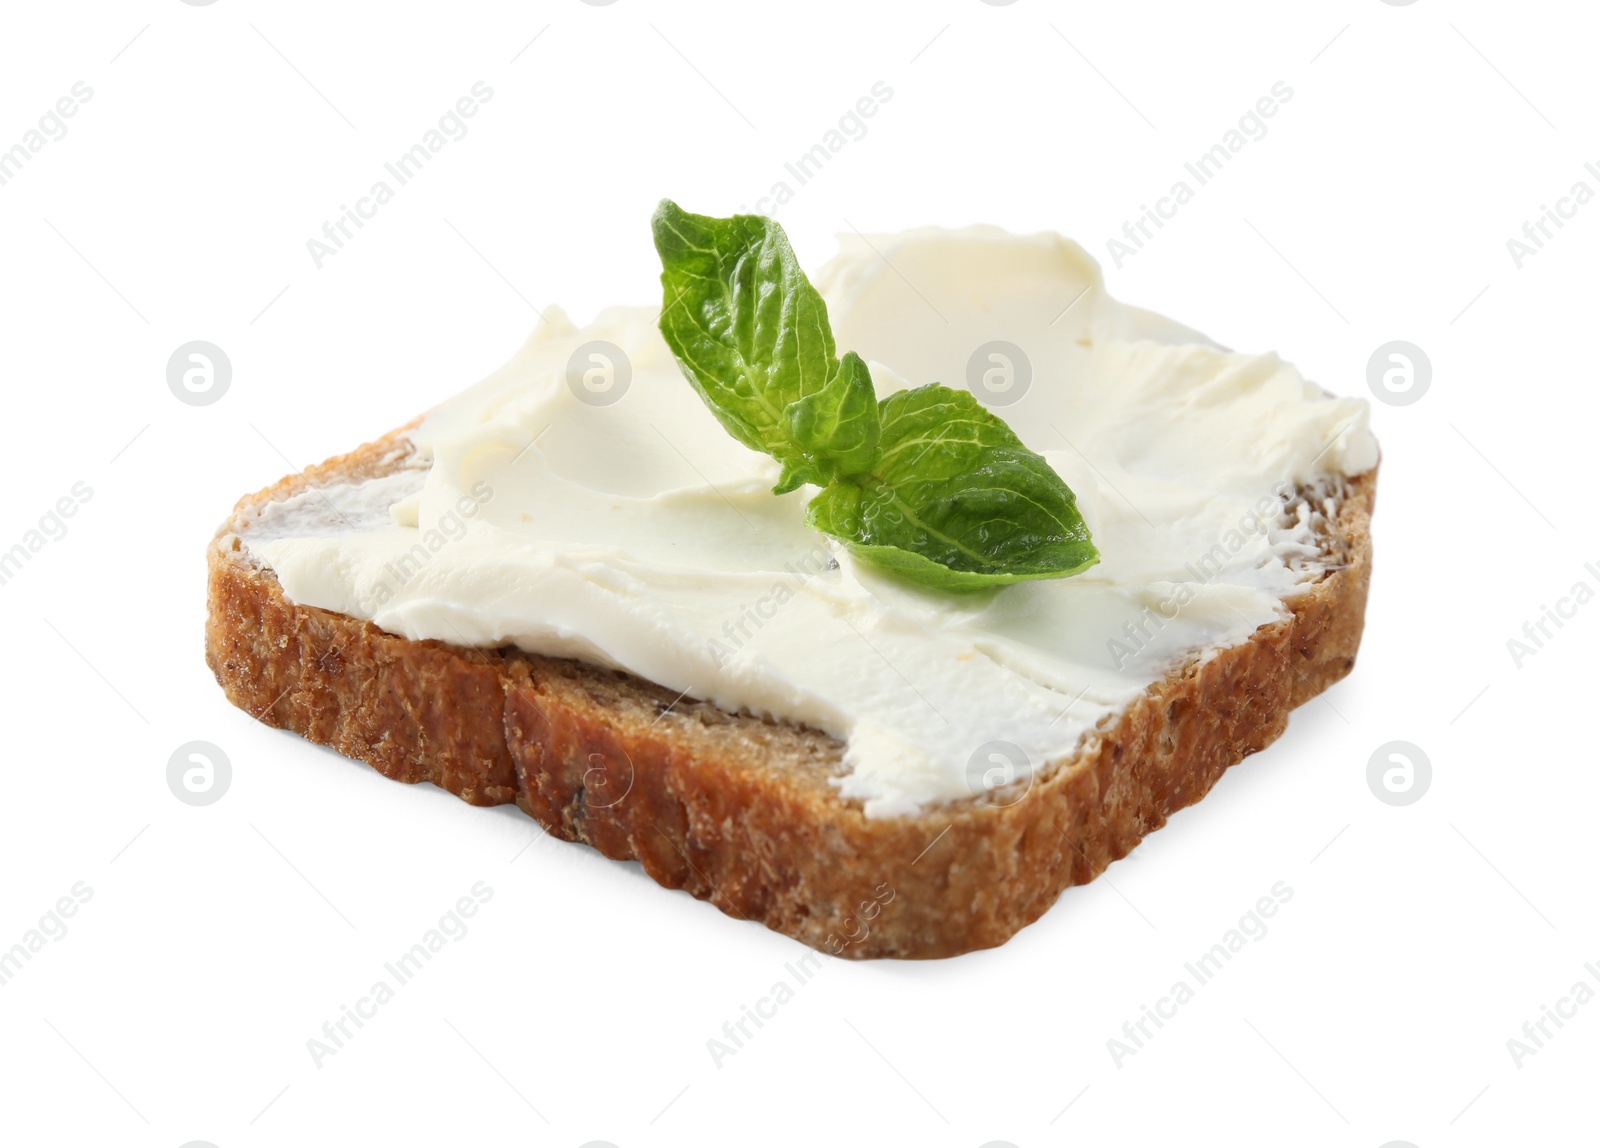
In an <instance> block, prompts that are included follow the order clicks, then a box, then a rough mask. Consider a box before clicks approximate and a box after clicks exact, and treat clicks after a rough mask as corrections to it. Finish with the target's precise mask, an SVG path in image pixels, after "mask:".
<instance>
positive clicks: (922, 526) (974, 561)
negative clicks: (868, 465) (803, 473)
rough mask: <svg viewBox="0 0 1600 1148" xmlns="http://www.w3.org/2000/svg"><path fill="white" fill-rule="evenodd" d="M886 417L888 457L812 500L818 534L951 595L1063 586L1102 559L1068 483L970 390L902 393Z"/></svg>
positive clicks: (889, 403)
mask: <svg viewBox="0 0 1600 1148" xmlns="http://www.w3.org/2000/svg"><path fill="white" fill-rule="evenodd" d="M881 415H882V419H883V432H882V451H883V453H882V455H881V456H880V457H879V459H878V461H877V462H876V463H875V464H874V465H873V467H872V469H871V470H870V471H868V472H867V473H865V474H862V475H858V476H856V477H855V478H853V479H847V480H843V481H840V482H836V483H835V484H834V485H833V486H831V487H829V488H828V489H827V490H826V491H824V492H823V494H822V495H821V496H819V497H818V498H817V499H814V500H813V501H812V503H811V506H810V507H809V508H808V513H807V521H808V522H809V523H810V524H811V525H812V526H813V527H814V528H815V529H817V530H821V531H823V532H824V533H827V534H831V535H833V536H834V537H837V538H839V539H840V540H841V541H843V542H844V543H845V544H846V545H847V546H848V547H849V548H850V550H851V551H852V552H853V553H855V554H857V555H858V556H859V557H861V558H863V559H865V560H866V561H869V562H872V563H874V564H876V565H879V566H883V567H886V568H888V569H891V570H894V571H896V572H898V573H899V574H901V575H903V576H904V577H907V578H909V579H911V580H913V581H915V582H919V583H921V584H922V585H925V586H933V587H936V588H940V589H946V590H968V589H980V588H982V587H985V586H1003V585H1007V584H1009V583H1012V582H1020V581H1025V580H1028V579H1034V578H1061V577H1064V576H1066V575H1068V574H1075V573H1077V572H1079V571H1081V570H1084V569H1087V568H1088V567H1089V566H1092V565H1093V564H1094V563H1095V562H1097V561H1098V560H1099V552H1098V551H1097V550H1096V549H1095V547H1094V543H1093V542H1091V541H1090V538H1089V528H1088V526H1086V525H1085V524H1084V521H1083V517H1082V516H1081V515H1080V514H1079V513H1078V508H1077V501H1076V499H1075V498H1074V497H1073V494H1072V491H1071V490H1070V489H1068V487H1067V484H1066V483H1065V482H1063V481H1062V480H1061V476H1060V475H1058V474H1056V472H1055V471H1054V470H1052V469H1051V468H1050V464H1049V463H1047V462H1046V461H1045V460H1044V459H1043V458H1042V457H1040V456H1039V455H1037V454H1035V453H1034V452H1033V451H1031V450H1029V449H1028V448H1027V447H1025V446H1023V445H1022V442H1021V440H1020V439H1018V438H1017V436H1016V435H1015V434H1013V433H1012V431H1011V428H1010V427H1008V426H1006V424H1005V423H1004V422H1002V421H1001V420H1000V419H999V418H997V417H996V416H995V415H994V414H993V413H991V412H990V411H989V410H987V409H986V408H984V407H983V406H981V405H979V403H978V402H977V400H976V399H974V398H973V397H972V395H971V394H970V393H968V392H966V391H956V390H952V389H950V388H949V387H944V386H940V385H939V384H937V383H934V384H931V385H929V386H925V387H919V388H917V389H916V390H911V391H901V392H900V393H898V394H895V395H891V396H890V397H889V398H887V399H885V400H884V401H883V403H882V404H881ZM846 487H854V488H856V492H851V491H849V490H846V489H844V488H846Z"/></svg>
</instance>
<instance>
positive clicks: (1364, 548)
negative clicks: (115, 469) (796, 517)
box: [206, 429, 1377, 958]
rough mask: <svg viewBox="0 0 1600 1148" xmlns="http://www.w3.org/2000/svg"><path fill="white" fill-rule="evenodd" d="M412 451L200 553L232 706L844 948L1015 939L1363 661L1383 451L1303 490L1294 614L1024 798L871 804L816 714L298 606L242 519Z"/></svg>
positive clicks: (369, 450)
mask: <svg viewBox="0 0 1600 1148" xmlns="http://www.w3.org/2000/svg"><path fill="white" fill-rule="evenodd" d="M411 451H412V448H411V445H410V442H409V440H408V439H407V438H406V436H405V434H404V430H403V429H402V430H401V431H396V432H394V433H391V434H390V435H388V436H386V437H384V438H383V439H380V440H378V441H377V442H374V443H369V444H368V445H366V446H363V447H361V448H360V449H359V450H356V451H354V452H353V453H351V454H348V455H344V456H342V457H339V458H334V459H330V460H329V461H328V462H325V463H323V464H322V465H320V466H316V467H313V468H311V469H309V470H307V471H305V472H303V473H300V474H295V475H291V476H289V477H287V478H285V479H283V480H282V481H280V482H279V483H277V484H276V485H275V486H271V487H268V488H267V489H266V490H263V491H260V492H259V493H257V494H253V495H250V496H248V497H246V498H244V499H242V500H241V501H240V502H239V504H238V505H237V506H236V507H235V508H234V512H233V515H232V517H230V518H229V520H228V521H227V522H226V523H224V524H223V526H222V527H221V529H220V530H219V531H218V532H217V535H216V537H215V538H214V539H213V541H212V543H211V545H210V548H209V550H208V554H207V564H208V568H209V588H208V614H207V621H206V660H207V663H208V664H209V665H210V667H211V669H212V671H213V672H214V673H215V674H216V677H217V681H218V683H219V684H220V685H221V686H222V688H223V690H224V692H225V693H226V694H227V697H228V699H229V700H230V701H232V702H233V703H234V704H235V705H237V706H239V707H240V708H241V709H244V710H246V711H248V712H249V713H250V714H252V715H253V716H254V717H256V718H257V719H259V720H260V721H262V722H265V723H266V724H268V725H272V726H277V727H280V728H283V729H288V730H293V731H294V732H296V733H298V734H301V735H302V736H304V737H306V738H309V739H310V740H312V741H314V742H318V743H321V744H323V745H328V746H331V747H333V748H334V749H336V750H338V751H339V752H340V753H342V754H344V755H346V756H348V757H353V758H359V759H360V760H362V761H365V762H367V763H368V764H370V765H371V766H372V767H373V768H375V769H376V770H378V771H379V772H380V773H382V774H383V775H384V776H386V777H390V778H393V779H395V780H397V781H405V782H419V781H429V782H432V783H433V784H435V785H437V786H439V787H440V788H442V789H446V790H448V791H449V792H451V793H454V794H456V795H457V796H459V797H460V798H462V799H463V800H465V801H468V802H470V803H472V804H474V805H500V804H505V803H510V802H515V803H516V804H517V806H518V807H520V808H521V809H522V810H523V811H524V812H525V813H527V814H528V815H529V816H530V817H533V818H534V819H535V820H537V821H538V822H539V823H540V824H541V825H542V826H543V827H544V828H545V829H546V830H547V831H549V832H550V833H551V834H553V835H554V836H556V837H560V838H563V839H565V840H568V841H581V842H585V843H587V844H589V845H592V846H594V847H595V848H596V849H598V850H600V852H602V853H604V854H605V855H606V856H607V857H612V858H616V859H618V860H623V859H635V860H637V861H639V863H640V864H641V865H642V866H643V868H644V871H645V872H646V873H648V874H649V875H650V876H651V877H652V878H654V879H655V880H656V881H657V882H659V883H660V884H662V885H665V886H667V887H669V888H679V889H685V890H687V891H688V892H690V893H692V894H694V896H696V897H698V898H700V899H702V900H707V901H710V902H711V903H712V904H714V905H716V906H717V907H718V908H719V909H721V910H722V911H723V912H725V913H728V914H731V915H732V916H735V917H739V918H744V919H748V920H753V921H760V922H762V923H763V924H765V925H767V926H768V927H770V928H772V929H776V930H777V931H779V932H781V933H785V934H787V935H788V936H790V937H793V938H795V939H796V940H799V941H801V942H803V943H805V944H807V945H811V946H813V947H815V948H818V949H821V950H824V951H826V952H829V953H832V954H834V955H837V956H844V957H851V958H869V957H915V958H925V957H948V956H953V955H956V954H958V953H964V952H968V951H970V950H973V949H982V948H988V947H991V946H994V945H999V944H1001V943H1003V942H1004V941H1005V940H1007V939H1008V938H1009V937H1011V936H1012V935H1013V934H1014V933H1016V932H1017V930H1019V929H1021V928H1022V927H1023V926H1024V925H1027V924H1029V923H1031V922H1032V921H1034V920H1036V919H1037V918H1038V917H1039V916H1040V915H1041V914H1043V913H1044V912H1045V910H1046V909H1048V908H1049V907H1050V906H1051V905H1052V904H1053V903H1054V902H1055V900H1056V898H1057V897H1058V896H1059V895H1060V894H1061V892H1062V890H1063V889H1065V888H1067V887H1068V886H1069V885H1076V884H1083V883H1085V882H1087V881H1090V880H1093V879H1094V878H1095V877H1096V876H1098V875H1099V874H1100V873H1101V871H1103V870H1104V869H1105V867H1106V866H1107V865H1109V864H1110V863H1111V862H1112V861H1115V860H1117V859H1118V858H1120V857H1123V856H1125V855H1126V854H1127V853H1128V852H1129V851H1130V850H1131V849H1132V848H1133V847H1134V846H1135V845H1136V844H1138V842H1139V841H1140V839H1141V838H1143V837H1144V835H1145V834H1146V833H1149V832H1151V831H1152V830H1154V829H1158V828H1160V827H1161V826H1162V825H1163V824H1165V822H1166V819H1167V818H1168V817H1169V816H1170V815H1171V814H1173V813H1174V812H1176V811H1177V810H1179V809H1182V808H1183V807H1184V806H1186V805H1190V804H1192V803H1194V802H1196V801H1198V800H1199V799H1200V798H1201V797H1203V796H1205V794H1206V793H1207V791H1209V790H1210V789H1211V787H1212V786H1213V785H1214V784H1216V781H1217V779H1218V778H1219V777H1220V776H1221V775H1222V772H1223V770H1225V769H1227V768H1228V766H1230V765H1233V764H1235V763H1236V762H1238V761H1241V760H1242V759H1243V758H1245V757H1246V756H1247V755H1249V754H1252V753H1255V752H1257V751H1259V750H1261V749H1263V748H1265V747H1266V746H1267V745H1269V744H1270V743H1271V742H1272V741H1273V740H1275V739H1276V738H1277V737H1278V735H1279V734H1281V733H1282V732H1283V731H1284V728H1285V726H1286V725H1287V722H1288V717H1289V711H1290V710H1291V709H1293V708H1294V707H1295V706H1298V705H1300V704H1301V703H1302V702H1304V701H1306V700H1307V699H1309V698H1311V697H1313V696H1315V695H1316V694H1317V693H1319V692H1320V691H1322V690H1323V689H1326V688H1327V687H1328V686H1329V685H1330V684H1332V683H1333V682H1335V681H1337V680H1339V679H1340V678H1342V677H1343V676H1344V675H1345V674H1346V673H1348V672H1349V671H1350V668H1351V666H1352V665H1353V664H1354V661H1355V656H1356V648H1357V646H1358V645H1359V643H1360V639H1361V630H1362V623H1363V617H1364V613H1365V607H1366V598H1367V584H1368V580H1369V578H1370V574H1371V561H1372V557H1371V556H1372V551H1371V538H1370V533H1369V520H1370V515H1371V513H1372V506H1373V497H1374V493H1375V489H1376V481H1377V472H1376V470H1373V471H1369V472H1367V473H1366V474H1363V475H1360V476H1358V477H1356V478H1354V479H1350V480H1347V481H1344V482H1342V483H1340V484H1338V485H1337V486H1334V487H1330V488H1319V489H1317V490H1314V491H1313V490H1303V491H1301V492H1300V495H1299V497H1300V498H1301V499H1302V500H1304V501H1306V502H1307V503H1308V504H1309V506H1310V507H1311V509H1313V510H1314V512H1315V513H1314V515H1313V521H1314V522H1315V524H1316V528H1317V532H1318V538H1319V541H1320V543H1321V546H1322V562H1323V564H1324V572H1323V573H1322V574H1321V575H1320V576H1319V577H1318V579H1317V581H1316V582H1315V584H1314V585H1312V586H1310V587H1309V588H1307V589H1306V590H1305V592H1303V593H1301V594H1299V595H1297V596H1295V597H1294V598H1292V599H1291V600H1290V602H1289V606H1290V609H1291V613H1290V615H1289V616H1288V617H1287V618H1285V619H1283V620H1281V621H1278V622H1274V623H1272V624H1269V625H1266V626H1262V627H1261V628H1260V629H1258V630H1257V631H1256V632H1255V634H1254V635H1253V636H1252V637H1251V638H1250V639H1249V640H1248V641H1247V642H1244V643H1243V644H1241V645H1237V646H1233V647H1231V648H1228V649H1225V650H1223V651H1221V652H1220V653H1216V654H1215V655H1214V656H1212V657H1209V658H1205V659H1201V658H1195V659H1193V660H1191V661H1190V662H1189V663H1188V664H1186V665H1184V666H1182V667H1179V668H1178V669H1175V670H1174V671H1173V672H1172V673H1170V674H1169V675H1168V676H1167V677H1166V678H1165V679H1163V680H1162V681H1159V682H1157V683H1156V684H1155V685H1153V686H1151V687H1150V689H1149V690H1148V691H1147V692H1146V693H1145V695H1144V696H1143V697H1142V698H1140V699H1139V700H1138V701H1137V702H1136V703H1135V704H1133V705H1132V706H1130V707H1129V708H1128V709H1127V710H1125V711H1124V712H1123V713H1122V714H1121V715H1120V716H1117V717H1115V718H1112V719H1108V720H1107V721H1106V722H1104V723H1102V726H1101V728H1098V729H1096V730H1094V731H1093V732H1092V733H1091V734H1090V735H1088V736H1087V737H1086V738H1085V739H1084V741H1083V743H1082V744H1081V745H1080V746H1079V747H1078V749H1077V751H1076V752H1075V753H1073V754H1071V755H1070V756H1068V757H1066V758H1065V759H1063V760H1061V761H1058V762H1053V763H1051V764H1050V765H1049V766H1048V767H1047V768H1045V769H1043V770H1040V771H1038V772H1037V773H1036V774H1035V778H1034V780H1033V782H1032V784H1031V786H1030V787H1029V788H1028V790H1027V792H1026V793H1025V795H1023V796H1022V797H1021V799H1020V800H1015V801H1014V802H1013V803H1011V804H1005V805H1000V804H996V803H991V802H988V801H984V800H981V799H976V798H975V799H972V800H969V801H963V802H957V803H953V804H949V805H944V806H940V807H936V808H931V809H927V810H925V811H924V812H923V813H921V814H920V815H917V816H904V817H884V818H868V817H867V816H866V815H865V814H864V813H863V811H862V809H861V805H860V803H859V802H858V801H853V800H848V799H845V798H842V797H840V796H839V793H838V790H837V788H836V787H835V786H834V785H832V784H830V779H832V778H836V777H839V776H842V775H843V774H844V773H845V772H846V770H845V767H844V765H843V761H842V758H843V750H844V746H843V744H842V743H841V742H840V741H838V740H837V739H835V738H833V737H830V736H829V735H827V734H826V733H823V732H822V731H820V730H816V729H811V728H806V727H802V726H798V725H792V724H787V723H783V722H777V721H771V720H767V719H764V718H760V717H754V716H750V715H748V714H733V713H728V712H726V711H724V710H721V709H718V708H717V707H716V706H713V705H710V704H708V703H705V702H699V701H694V700H692V699H689V698H686V697H675V696H674V693H673V691H671V690H668V689H666V688H664V687H662V686H659V685H656V684H653V683H651V682H648V681H645V680H643V679H641V678H638V677H636V676H633V675H631V674H627V673H622V672H618V671H614V670H609V669H602V668H600V667H598V666H594V665H588V664H584V663H581V662H575V661H570V660H563V659H556V658H546V657H538V656H534V655H530V654H526V653H523V652H521V651H519V650H516V649H498V650H489V649H469V648H464V647H459V646H454V645H449V644H446V643H443V642H437V641H411V640H408V639H405V638H401V637H396V636H394V635H392V634H388V633H385V632H384V631H382V630H380V629H378V628H377V627H376V626H374V625H372V624H371V623H368V622H363V621H360V620H358V619H355V618H352V617H347V616H344V615H339V614H333V613H329V612H328V611H325V610H320V609H315V608H310V607H305V606H297V605H295V604H294V603H292V602H290V601H289V600H288V599H287V598H286V597H285V595H284V592H283V590H282V588H281V587H280V585H279V583H278V580H277V578H276V576H275V575H274V574H273V572H272V571H271V570H270V569H268V568H266V567H264V566H263V565H262V564H261V563H260V562H259V561H258V560H257V559H256V558H254V557H253V556H252V554H251V552H250V550H249V548H248V534H247V531H248V528H249V525H250V523H251V521H252V520H253V519H255V518H256V517H257V516H258V515H259V514H260V513H261V511H262V509H263V508H264V507H266V506H267V505H269V504H270V503H272V502H275V501H280V500H282V499H286V498H289V497H291V496H293V495H295V494H297V493H299V492H301V491H304V490H306V489H308V488H310V487H313V486H325V485H331V484H335V483H341V482H349V481H352V480H356V479H366V478H376V477H381V476H383V475H385V474H388V473H391V472H393V471H394V470H396V469H397V468H400V467H402V466H405V465H407V462H408V459H409V458H410V455H411ZM241 534H245V539H244V540H241V537H240V536H241Z"/></svg>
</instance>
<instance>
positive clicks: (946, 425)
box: [651, 200, 1099, 590]
mask: <svg viewBox="0 0 1600 1148" xmlns="http://www.w3.org/2000/svg"><path fill="white" fill-rule="evenodd" d="M651 226H652V230H653V232H654V234H655V243H656V250H657V251H658V252H659V253H660V255H661V265H662V272H661V286H662V305H661V320H660V327H661V334H662V336H663V337H664V338H665V339H666V341H667V346H668V347H670V348H671V349H672V353H673V355H674V356H675V357H676V358H677V360H678V365H679V366H680V367H681V368H682V369H683V373H684V376H685V377H686V378H687V379H688V380H689V382H690V384H691V385H692V386H693V387H694V388H695V390H696V391H697V392H698V393H699V395H700V397H701V399H703V400H704V401H705V404H706V405H707V406H708V407H710V408H711V411H712V413H713V414H714V415H715V416H716V417H717V419H718V421H720V422H721V423H722V425H723V427H724V428H726V429H727V431H728V433H729V434H731V435H733V437H734V438H736V439H737V440H739V441H740V442H741V443H743V444H744V445H745V446H748V447H750V448H751V449H753V450H758V451H762V452H764V453H766V454H769V455H771V456H772V457H774V458H776V459H777V460H778V461H779V462H781V463H782V464H783V470H782V473H781V475H780V477H779V479H778V484H777V485H776V486H775V487H773V493H774V494H784V493H787V492H789V491H792V490H794V489H796V488H797V487H800V486H802V485H805V484H807V483H809V484H813V485H816V486H819V487H822V488H823V489H822V490H821V492H820V493H819V494H818V495H817V496H816V497H815V498H814V499H812V500H811V502H810V504H809V505H808V506H807V508H806V521H807V522H808V523H809V524H810V525H811V526H812V527H814V528H815V529H817V530H820V531H822V532H823V533H825V534H829V535H831V536H833V537H835V538H838V539H839V540H840V541H842V542H844V544H845V545H846V546H847V547H848V548H849V549H850V550H851V552H852V553H854V554H856V555H858V556H859V557H861V558H862V559H864V560H866V561H868V562H872V563H874V564H876V565H878V566H881V567H884V568H885V569H889V570H893V571H895V572H897V573H899V574H900V575H902V576H904V577H905V578H907V579H910V580H911V581H914V582H917V583H920V584H922V585H925V586H932V587H936V588H939V589H944V590H973V589H981V588H984V587H989V586H1003V585H1007V584H1009V583H1012V582H1020V581H1024V580H1026V579H1033V578H1061V577H1065V576H1066V575H1069V574H1076V573H1078V572H1079V571H1080V570H1084V569H1087V568H1088V567H1090V566H1092V565H1094V563H1095V562H1097V561H1099V553H1098V552H1097V551H1096V550H1095V547H1094V543H1093V542H1092V541H1091V540H1090V538H1089V529H1088V527H1087V526H1086V525H1085V524H1084V521H1083V518H1082V516H1081V515H1080V514H1079V513H1078V508H1077V503H1076V500H1075V499H1074V497H1073V494H1072V491H1071V490H1070V489H1068V487H1067V484H1066V483H1064V482H1063V481H1061V477H1060V476H1059V475H1058V474H1056V473H1055V471H1053V470H1051V469H1050V465H1049V463H1047V462H1045V460H1044V459H1043V458H1042V457H1041V456H1039V455H1038V454H1035V453H1034V452H1033V451H1031V450H1029V449H1028V448H1027V447H1025V446H1024V445H1023V444H1022V442H1021V440H1019V439H1018V438H1017V436H1016V435H1015V434H1013V433H1012V431H1011V428H1010V427H1008V426H1006V424H1005V423H1004V422H1003V421H1002V420H1001V419H1000V418H999V417H997V416H996V415H995V414H993V413H992V412H990V411H989V410H987V409H986V408H984V407H983V406H981V405H979V403H978V402H977V400H976V399H974V398H973V397H972V395H971V394H969V393H967V392H966V391H956V390H951V389H950V388H949V387H944V386H940V385H939V384H937V383H934V384H930V385H929V386H925V387H920V388H918V389H917V390H912V391H902V392H900V393H899V394H896V395H891V396H890V397H889V398H887V399H885V400H883V401H882V402H881V403H880V402H878V401H877V398H876V394H875V392H874V390H873V386H872V379H871V377H870V375H869V373H868V371H867V365H866V363H864V362H863V361H862V360H861V357H860V356H859V355H856V354H854V353H853V352H852V353H849V354H846V355H845V357H844V360H843V361H842V362H841V361H840V360H838V359H837V358H835V357H834V343H833V332H832V329H831V328H830V327H829V325H828V309H827V306H826V304H824V303H823V301H822V296H821V295H820V294H818V292H817V291H816V289H815V288H813V287H812V286H811V283H810V281H809V280H808V279H807V278H806V276H805V273H804V272H803V271H802V270H801V269H800V265H799V262H798V261H797V260H796V259H795V256H794V252H793V250H792V249H791V248H790V247H789V240H788V238H787V237H786V236H785V235H784V233H783V228H781V227H779V226H778V225H777V224H776V223H774V222H773V221H772V220H770V219H765V218H763V217H761V216H757V215H735V216H733V217H731V218H729V219H713V218H711V217H709V216H704V215H691V214H689V213H688V212H686V211H684V210H682V209H681V208H679V207H678V205H677V204H675V203H673V202H672V201H671V200H662V201H661V205H660V207H658V208H657V209H656V213H655V216H654V218H653V219H652V221H651Z"/></svg>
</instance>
